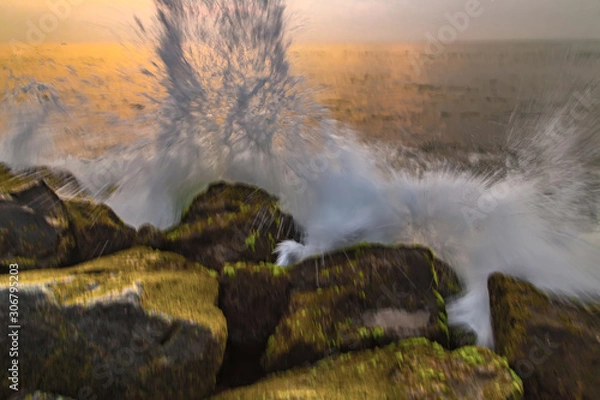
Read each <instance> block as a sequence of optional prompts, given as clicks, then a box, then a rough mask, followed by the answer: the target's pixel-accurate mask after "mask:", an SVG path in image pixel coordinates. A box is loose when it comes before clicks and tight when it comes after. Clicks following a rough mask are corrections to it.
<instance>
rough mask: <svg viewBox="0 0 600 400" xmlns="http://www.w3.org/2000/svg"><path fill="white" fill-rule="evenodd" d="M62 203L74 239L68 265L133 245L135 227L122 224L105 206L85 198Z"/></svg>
mask: <svg viewBox="0 0 600 400" xmlns="http://www.w3.org/2000/svg"><path fill="white" fill-rule="evenodd" d="M65 206H66V209H67V213H68V216H69V223H70V227H71V231H72V233H73V237H74V238H75V249H74V252H73V254H72V255H71V260H70V263H71V264H77V263H81V262H84V261H87V260H92V259H94V258H97V257H101V256H103V255H108V254H113V253H116V252H117V251H121V250H125V249H127V248H129V247H131V246H133V244H134V242H135V240H136V231H135V229H133V228H131V227H129V226H127V225H125V224H124V223H123V221H121V219H120V218H119V217H117V215H116V214H115V213H114V212H113V211H112V210H111V209H110V208H109V207H108V206H105V205H104V204H95V203H93V202H89V201H68V202H66V203H65Z"/></svg>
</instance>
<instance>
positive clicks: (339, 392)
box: [212, 338, 523, 400]
mask: <svg viewBox="0 0 600 400" xmlns="http://www.w3.org/2000/svg"><path fill="white" fill-rule="evenodd" d="M442 398H443V399H482V400H483V399H485V400H496V399H514V400H516V399H522V398H523V387H522V384H521V381H520V379H519V378H518V377H517V376H516V375H514V373H513V372H512V371H511V370H510V368H509V367H508V364H507V363H506V360H504V359H503V358H501V357H498V356H497V355H495V354H494V353H492V352H491V351H489V350H487V349H480V348H475V347H464V348H462V349H460V350H456V351H453V352H447V351H445V350H444V349H443V348H442V347H441V346H440V345H438V344H435V343H431V342H429V341H428V340H426V339H423V338H418V339H408V340H404V341H400V342H398V343H394V344H392V345H389V346H387V347H385V348H381V349H376V350H366V351H361V352H354V353H348V354H343V355H340V356H337V357H332V358H329V359H326V360H323V361H321V362H319V363H318V364H317V365H316V366H314V367H310V368H300V369H296V370H291V371H287V372H283V373H279V374H275V375H272V376H271V377H268V378H267V379H265V380H263V381H261V382H259V383H257V384H255V385H253V386H249V387H245V388H240V389H236V390H232V391H227V392H223V393H221V394H220V395H218V396H215V397H213V398H212V400H229V399H232V400H233V399H236V400H245V399H248V400H255V399H265V400H270V399H273V400H275V399H299V400H308V399H323V400H325V399H327V400H330V399H331V400H335V399H340V400H342V399H343V400H353V399H357V400H358V399H361V400H362V399H395V400H396V399H397V400H402V399H442Z"/></svg>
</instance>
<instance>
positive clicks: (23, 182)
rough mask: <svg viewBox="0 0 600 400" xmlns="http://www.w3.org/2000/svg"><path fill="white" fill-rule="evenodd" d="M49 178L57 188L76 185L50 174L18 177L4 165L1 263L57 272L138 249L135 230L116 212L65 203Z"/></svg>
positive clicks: (79, 202) (88, 204)
mask: <svg viewBox="0 0 600 400" xmlns="http://www.w3.org/2000/svg"><path fill="white" fill-rule="evenodd" d="M34 177H44V180H35V179H34ZM46 179H47V180H48V181H49V182H53V185H54V187H65V186H64V185H69V184H72V185H73V184H75V183H73V182H72V179H71V180H69V179H70V178H69V177H68V176H65V177H61V176H58V177H57V176H55V175H52V174H51V173H50V172H49V171H48V170H46V169H39V170H30V171H29V172H27V173H23V174H21V175H19V176H14V175H12V174H10V172H9V170H8V169H7V168H5V167H4V166H2V165H0V262H1V263H4V264H5V263H7V262H10V263H13V262H19V264H20V265H21V268H22V269H40V268H56V267H62V266H68V265H74V264H77V263H80V262H83V261H87V260H90V259H93V258H96V257H100V256H102V255H107V254H112V253H115V252H117V251H120V250H123V249H126V248H129V247H131V246H132V245H133V243H134V240H135V237H136V233H135V230H134V229H133V228H131V227H128V226H126V225H125V224H124V223H123V222H122V221H121V220H120V219H119V218H118V217H117V216H116V215H115V214H114V213H113V212H112V210H110V209H109V208H108V207H106V206H104V205H98V204H95V203H93V202H91V201H82V200H81V199H79V200H72V201H66V202H63V201H62V200H61V199H60V198H59V197H58V196H57V195H56V194H55V192H54V191H53V189H51V188H50V186H49V185H48V184H47V181H46ZM61 185H62V186H61Z"/></svg>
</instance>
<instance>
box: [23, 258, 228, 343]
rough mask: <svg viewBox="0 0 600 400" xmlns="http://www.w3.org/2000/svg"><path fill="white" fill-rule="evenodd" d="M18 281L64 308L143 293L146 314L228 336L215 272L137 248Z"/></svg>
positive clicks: (35, 273)
mask: <svg viewBox="0 0 600 400" xmlns="http://www.w3.org/2000/svg"><path fill="white" fill-rule="evenodd" d="M20 282H21V283H22V284H23V285H44V286H46V287H47V288H48V289H49V290H50V291H51V292H52V294H53V295H54V297H55V298H56V300H57V301H58V303H59V304H64V305H73V304H82V305H88V304H91V303H93V302H96V301H98V300H99V299H106V298H114V297H118V296H120V295H122V294H123V292H124V291H126V290H132V291H134V292H138V293H141V298H140V304H141V306H142V307H143V308H144V309H145V310H147V311H148V312H150V313H160V314H164V315H168V316H169V317H172V318H177V319H184V320H188V321H192V322H195V323H199V324H201V325H204V326H207V327H210V329H211V330H212V331H213V333H214V334H215V335H217V336H221V337H223V336H225V335H226V328H225V326H226V324H225V320H224V317H223V315H222V313H221V311H220V310H218V309H217V308H216V304H217V296H218V282H217V279H216V278H215V276H214V273H210V272H209V271H208V270H207V269H205V268H203V267H202V266H200V265H199V264H196V263H190V262H188V261H187V260H186V259H185V258H183V257H181V256H179V255H176V254H172V253H163V252H160V251H156V250H152V249H149V248H145V247H138V248H134V249H131V250H127V251H123V252H120V253H117V254H114V255H112V256H107V257H102V258H99V259H95V260H93V261H90V262H86V263H84V264H80V265H78V266H75V267H72V268H67V269H61V270H53V269H47V270H37V271H26V272H24V273H21V274H20ZM140 288H141V290H139V289H140Z"/></svg>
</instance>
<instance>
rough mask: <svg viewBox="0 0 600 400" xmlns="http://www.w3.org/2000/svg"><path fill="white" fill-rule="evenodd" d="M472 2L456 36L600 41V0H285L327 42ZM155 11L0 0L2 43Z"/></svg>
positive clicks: (365, 35)
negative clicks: (474, 12)
mask: <svg viewBox="0 0 600 400" xmlns="http://www.w3.org/2000/svg"><path fill="white" fill-rule="evenodd" d="M472 3H479V7H478V8H477V10H478V16H477V17H473V18H470V21H469V22H468V25H467V28H466V29H462V30H463V31H462V32H457V39H458V40H490V39H561V38H588V39H600V0H495V1H494V0H288V5H289V10H290V11H292V12H293V15H294V17H295V19H294V20H295V21H296V22H297V23H301V24H302V31H301V32H300V33H299V34H298V35H297V39H299V40H300V41H323V42H331V41H392V40H394V41H405V40H408V41H415V40H416V41H421V40H425V38H426V35H427V34H428V33H430V34H431V35H432V36H434V37H436V36H438V32H439V29H440V28H442V27H444V26H445V25H448V24H449V22H448V20H447V17H446V14H447V13H450V14H451V15H454V14H455V13H457V12H461V11H465V9H466V7H467V5H468V4H472ZM65 4H72V5H70V6H69V7H68V8H65V7H64V5H65ZM152 12H153V7H152V0H0V41H9V40H11V39H16V40H19V41H23V42H26V41H27V40H28V36H27V35H28V33H29V35H30V36H29V37H30V38H31V37H33V38H37V37H39V35H38V36H37V37H36V36H35V33H31V32H33V31H35V30H36V29H41V30H38V31H37V32H38V33H40V32H41V33H42V38H43V41H45V42H57V41H91V40H117V39H119V38H123V37H125V36H126V35H127V32H128V29H129V26H130V25H131V24H132V21H133V16H134V15H136V14H137V15H140V16H141V17H142V18H147V17H149V16H150V15H152ZM479 14H480V15H479ZM56 22H57V23H56ZM44 24H46V25H44ZM44 28H45V29H46V31H47V32H44V31H43V29H44ZM31 35H34V36H31Z"/></svg>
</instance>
